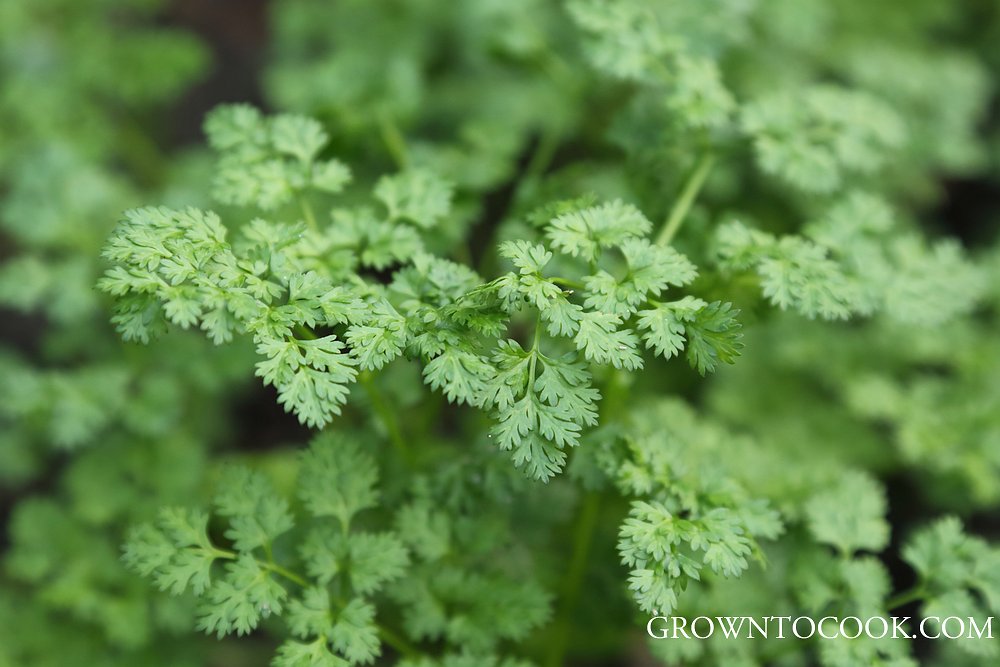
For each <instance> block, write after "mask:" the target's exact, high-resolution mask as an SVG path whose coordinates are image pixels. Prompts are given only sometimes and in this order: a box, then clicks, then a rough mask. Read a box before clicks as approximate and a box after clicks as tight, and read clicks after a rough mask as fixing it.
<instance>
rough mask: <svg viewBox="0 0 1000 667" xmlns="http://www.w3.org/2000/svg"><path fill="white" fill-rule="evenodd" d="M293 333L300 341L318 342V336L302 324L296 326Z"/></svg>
mask: <svg viewBox="0 0 1000 667" xmlns="http://www.w3.org/2000/svg"><path fill="white" fill-rule="evenodd" d="M293 331H294V332H295V335H296V337H297V338H298V339H299V340H316V334H314V333H313V332H312V331H310V330H309V329H307V328H305V326H303V325H301V324H296V325H295V328H294V329H293Z"/></svg>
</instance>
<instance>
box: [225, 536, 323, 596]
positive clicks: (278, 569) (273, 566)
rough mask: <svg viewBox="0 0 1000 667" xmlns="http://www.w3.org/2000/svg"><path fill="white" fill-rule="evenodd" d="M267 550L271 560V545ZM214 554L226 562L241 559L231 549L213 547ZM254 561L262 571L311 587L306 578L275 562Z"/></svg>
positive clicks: (303, 586) (257, 559)
mask: <svg viewBox="0 0 1000 667" xmlns="http://www.w3.org/2000/svg"><path fill="white" fill-rule="evenodd" d="M266 550H267V552H268V558H269V559H270V558H271V556H270V545H268V548H267V549H266ZM212 553H213V554H214V555H215V557H216V558H225V559H226V560H236V559H237V558H239V557H240V555H239V554H238V553H236V552H235V551H230V550H229V549H219V548H218V547H212ZM254 560H255V561H257V565H258V566H260V568H261V569H262V570H270V571H271V572H274V573H275V574H278V575H281V576H282V577H284V578H285V579H288V580H289V581H291V582H292V583H294V584H298V585H299V586H301V587H302V588H305V587H307V586H308V585H309V582H308V581H306V579H305V577H303V576H302V575H299V574H296V573H294V572H292V571H291V570H289V569H287V568H284V567H282V566H280V565H278V564H277V563H275V562H274V560H267V561H263V560H261V559H259V558H256V557H254Z"/></svg>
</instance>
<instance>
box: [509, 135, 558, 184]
mask: <svg viewBox="0 0 1000 667" xmlns="http://www.w3.org/2000/svg"><path fill="white" fill-rule="evenodd" d="M557 148H559V135H558V134H556V133H555V132H553V131H551V130H549V131H546V132H543V133H542V135H541V136H540V137H539V138H538V144H537V145H536V146H535V150H534V151H532V153H531V158H530V159H529V160H528V164H527V166H526V167H525V168H524V171H523V172H522V174H521V178H520V181H519V182H518V185H517V195H518V197H521V198H523V197H527V196H530V195H532V194H534V191H535V189H536V188H537V187H538V182H539V181H540V180H541V178H542V175H543V174H545V172H546V170H547V169H548V168H549V165H550V164H552V158H554V157H555V155H556V149H557Z"/></svg>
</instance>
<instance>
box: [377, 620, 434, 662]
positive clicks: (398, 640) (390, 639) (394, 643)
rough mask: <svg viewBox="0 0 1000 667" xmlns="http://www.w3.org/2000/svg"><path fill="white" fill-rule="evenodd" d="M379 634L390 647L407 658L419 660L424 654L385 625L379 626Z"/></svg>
mask: <svg viewBox="0 0 1000 667" xmlns="http://www.w3.org/2000/svg"><path fill="white" fill-rule="evenodd" d="M377 627H378V634H379V636H380V637H381V638H382V641H384V642H385V643H386V644H388V645H389V646H391V647H393V648H394V649H396V652H398V653H400V654H401V655H403V656H405V657H407V658H419V657H420V656H421V655H423V653H422V652H421V651H420V649H418V648H417V647H416V646H414V645H413V644H411V643H410V642H408V641H406V640H405V639H403V638H402V637H400V636H399V635H397V634H396V633H395V632H393V631H392V630H390V629H389V628H387V627H385V626H384V625H378V626H377Z"/></svg>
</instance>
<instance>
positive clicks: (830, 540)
mask: <svg viewBox="0 0 1000 667" xmlns="http://www.w3.org/2000/svg"><path fill="white" fill-rule="evenodd" d="M885 511H886V501H885V494H884V493H883V491H882V488H881V487H880V486H879V484H878V482H876V481H875V480H873V479H872V478H871V477H869V476H868V475H866V474H864V473H859V472H851V473H847V474H845V475H842V476H841V478H840V480H839V481H838V482H837V483H836V484H835V485H834V486H833V487H832V488H830V489H828V490H826V491H821V492H819V493H817V494H816V495H814V496H813V497H812V498H811V499H810V500H809V501H808V502H807V503H806V506H805V512H806V518H807V520H808V522H809V528H810V530H811V531H812V533H813V535H815V536H816V539H817V540H819V541H820V542H823V543H825V544H829V545H831V546H833V547H836V548H837V549H838V550H839V551H840V552H841V553H843V554H846V555H851V554H853V553H855V552H857V551H861V550H867V551H876V552H877V551H881V550H882V549H884V548H885V546H886V545H887V544H888V543H889V524H888V523H886V520H885Z"/></svg>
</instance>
